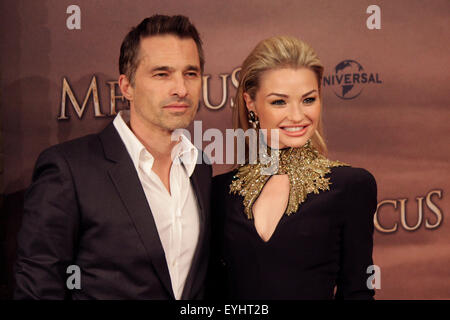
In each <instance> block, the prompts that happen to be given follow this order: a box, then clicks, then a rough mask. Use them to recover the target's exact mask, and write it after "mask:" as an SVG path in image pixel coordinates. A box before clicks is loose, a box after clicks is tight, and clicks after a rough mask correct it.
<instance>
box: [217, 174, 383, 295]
mask: <svg viewBox="0 0 450 320" xmlns="http://www.w3.org/2000/svg"><path fill="white" fill-rule="evenodd" d="M235 173H236V171H233V172H230V173H226V174H223V175H219V176H216V177H215V178H213V195H212V206H213V207H212V216H213V246H212V261H211V263H210V274H209V279H210V281H209V298H212V299H223V298H227V299H262V300H264V299H287V300H296V299H333V298H341V299H342V298H344V299H373V295H374V290H373V289H368V287H367V284H366V282H367V279H368V278H369V276H370V275H371V273H367V267H368V266H370V265H372V264H373V262H372V245H373V229H374V225H373V214H374V212H375V210H376V206H377V186H376V182H375V179H374V177H373V176H372V175H371V174H370V173H369V172H368V171H367V170H365V169H361V168H352V167H333V168H331V172H330V173H329V174H327V175H326V176H325V177H330V182H331V184H330V190H327V191H320V193H319V194H314V193H312V194H308V196H307V198H306V200H305V202H304V203H302V204H301V205H300V206H299V209H298V211H297V212H296V213H293V214H292V215H290V216H287V215H283V216H282V218H281V219H280V221H279V223H278V225H277V227H276V229H275V231H274V233H273V234H272V236H271V238H270V239H269V240H268V241H267V242H264V241H263V240H262V239H261V238H260V236H259V235H258V233H257V231H256V229H255V226H254V220H249V219H247V217H246V215H245V214H244V206H243V203H242V200H243V198H242V196H240V195H234V194H230V193H229V186H230V183H231V181H232V179H233V175H234V174H235ZM335 286H336V287H337V288H336V291H335Z"/></svg>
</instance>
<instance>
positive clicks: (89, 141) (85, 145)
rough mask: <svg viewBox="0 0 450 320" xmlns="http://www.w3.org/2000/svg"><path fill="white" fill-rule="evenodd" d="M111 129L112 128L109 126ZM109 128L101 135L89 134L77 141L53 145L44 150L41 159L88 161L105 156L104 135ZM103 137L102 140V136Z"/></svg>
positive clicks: (76, 139)
mask: <svg viewBox="0 0 450 320" xmlns="http://www.w3.org/2000/svg"><path fill="white" fill-rule="evenodd" d="M108 127H109V129H111V128H110V126H108ZM108 127H106V129H104V130H102V131H101V132H100V133H93V134H87V135H84V136H81V137H78V138H75V139H71V140H68V141H64V142H61V143H58V144H55V145H52V146H50V147H48V148H46V149H44V150H43V151H42V152H41V154H40V155H39V158H48V157H50V158H55V157H58V156H59V157H63V158H65V159H66V160H76V159H86V158H93V157H97V156H100V155H101V156H103V155H104V146H103V144H102V140H104V139H105V136H106V137H107V135H105V134H104V133H105V132H107V130H108ZM102 135H103V137H102V138H101V136H102Z"/></svg>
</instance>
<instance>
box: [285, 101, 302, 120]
mask: <svg viewBox="0 0 450 320" xmlns="http://www.w3.org/2000/svg"><path fill="white" fill-rule="evenodd" d="M304 117H305V114H304V112H303V109H302V107H301V106H300V105H299V104H292V105H291V106H289V114H288V120H290V121H292V122H300V121H302V120H303V118H304Z"/></svg>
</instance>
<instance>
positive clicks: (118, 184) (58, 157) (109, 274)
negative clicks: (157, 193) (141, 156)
mask: <svg viewBox="0 0 450 320" xmlns="http://www.w3.org/2000/svg"><path fill="white" fill-rule="evenodd" d="M199 156H202V152H201V151H199ZM190 179H191V183H192V185H193V187H194V191H195V195H196V197H197V200H198V204H199V214H200V233H199V239H198V245H197V248H196V251H195V253H194V257H193V260H192V266H191V269H190V271H189V273H188V276H187V279H186V284H185V287H184V290H183V294H182V299H201V298H203V293H204V281H205V276H206V269H207V261H208V255H209V239H210V217H209V207H210V200H209V198H210V184H211V166H209V165H206V164H204V163H203V162H202V163H201V164H197V165H196V167H195V170H194V172H193V174H192V176H191V178H190ZM69 265H77V266H79V267H80V270H81V289H73V290H68V289H67V286H66V280H67V278H68V277H69V276H70V275H71V273H67V267H68V266H69ZM15 280H16V288H15V292H14V298H15V299H64V298H69V299H174V294H173V291H172V286H171V280H170V275H169V270H168V267H167V262H166V259H165V255H164V251H163V247H162V245H161V241H160V239H159V236H158V231H157V229H156V225H155V221H154V219H153V215H152V212H151V210H150V207H149V205H148V202H147V199H146V197H145V193H144V190H143V188H142V186H141V183H140V181H139V178H138V174H137V172H136V169H135V167H134V165H133V162H132V160H131V158H130V156H129V154H128V152H127V150H126V148H125V145H124V144H123V142H122V140H121V138H120V136H119V134H118V132H117V131H116V129H115V127H114V125H113V124H112V123H110V124H109V125H108V126H107V127H106V129H104V130H103V131H102V132H101V133H100V134H95V135H89V136H86V137H83V138H80V139H76V140H73V141H69V142H66V143H63V144H60V145H56V146H53V147H51V148H49V149H47V150H45V151H44V152H43V153H42V154H41V155H40V156H39V159H38V160H37V163H36V167H35V170H34V174H33V179H32V184H31V186H30V187H29V189H28V190H27V194H26V197H25V204H24V216H23V222H22V227H21V230H20V232H19V236H18V253H17V261H16V264H15Z"/></svg>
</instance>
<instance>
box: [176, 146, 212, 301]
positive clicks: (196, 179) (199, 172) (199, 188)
mask: <svg viewBox="0 0 450 320" xmlns="http://www.w3.org/2000/svg"><path fill="white" fill-rule="evenodd" d="M199 156H202V152H201V151H200V152H199ZM207 171H208V168H206V165H204V164H197V165H196V167H195V170H194V172H193V173H192V176H191V183H192V186H193V187H194V191H195V195H196V197H197V202H198V205H199V216H200V232H199V237H198V243H197V247H196V249H195V253H194V257H193V259H192V263H191V268H190V270H189V273H188V276H187V278H186V282H185V285H184V288H183V293H182V295H181V299H183V300H186V299H192V297H193V296H195V295H196V293H197V291H198V290H199V289H200V288H201V286H202V285H203V282H204V279H202V278H201V276H203V275H202V274H199V268H200V266H201V264H202V263H203V264H205V263H207V261H206V260H207V255H206V251H207V250H208V246H207V242H208V239H207V234H208V232H207V228H208V214H207V210H208V207H209V206H208V203H207V201H208V202H209V197H208V196H207V194H209V192H205V190H204V188H205V186H204V185H203V182H205V181H207V179H208V177H207V176H205V173H206V172H207ZM206 187H208V186H206ZM199 276H200V278H199Z"/></svg>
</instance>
